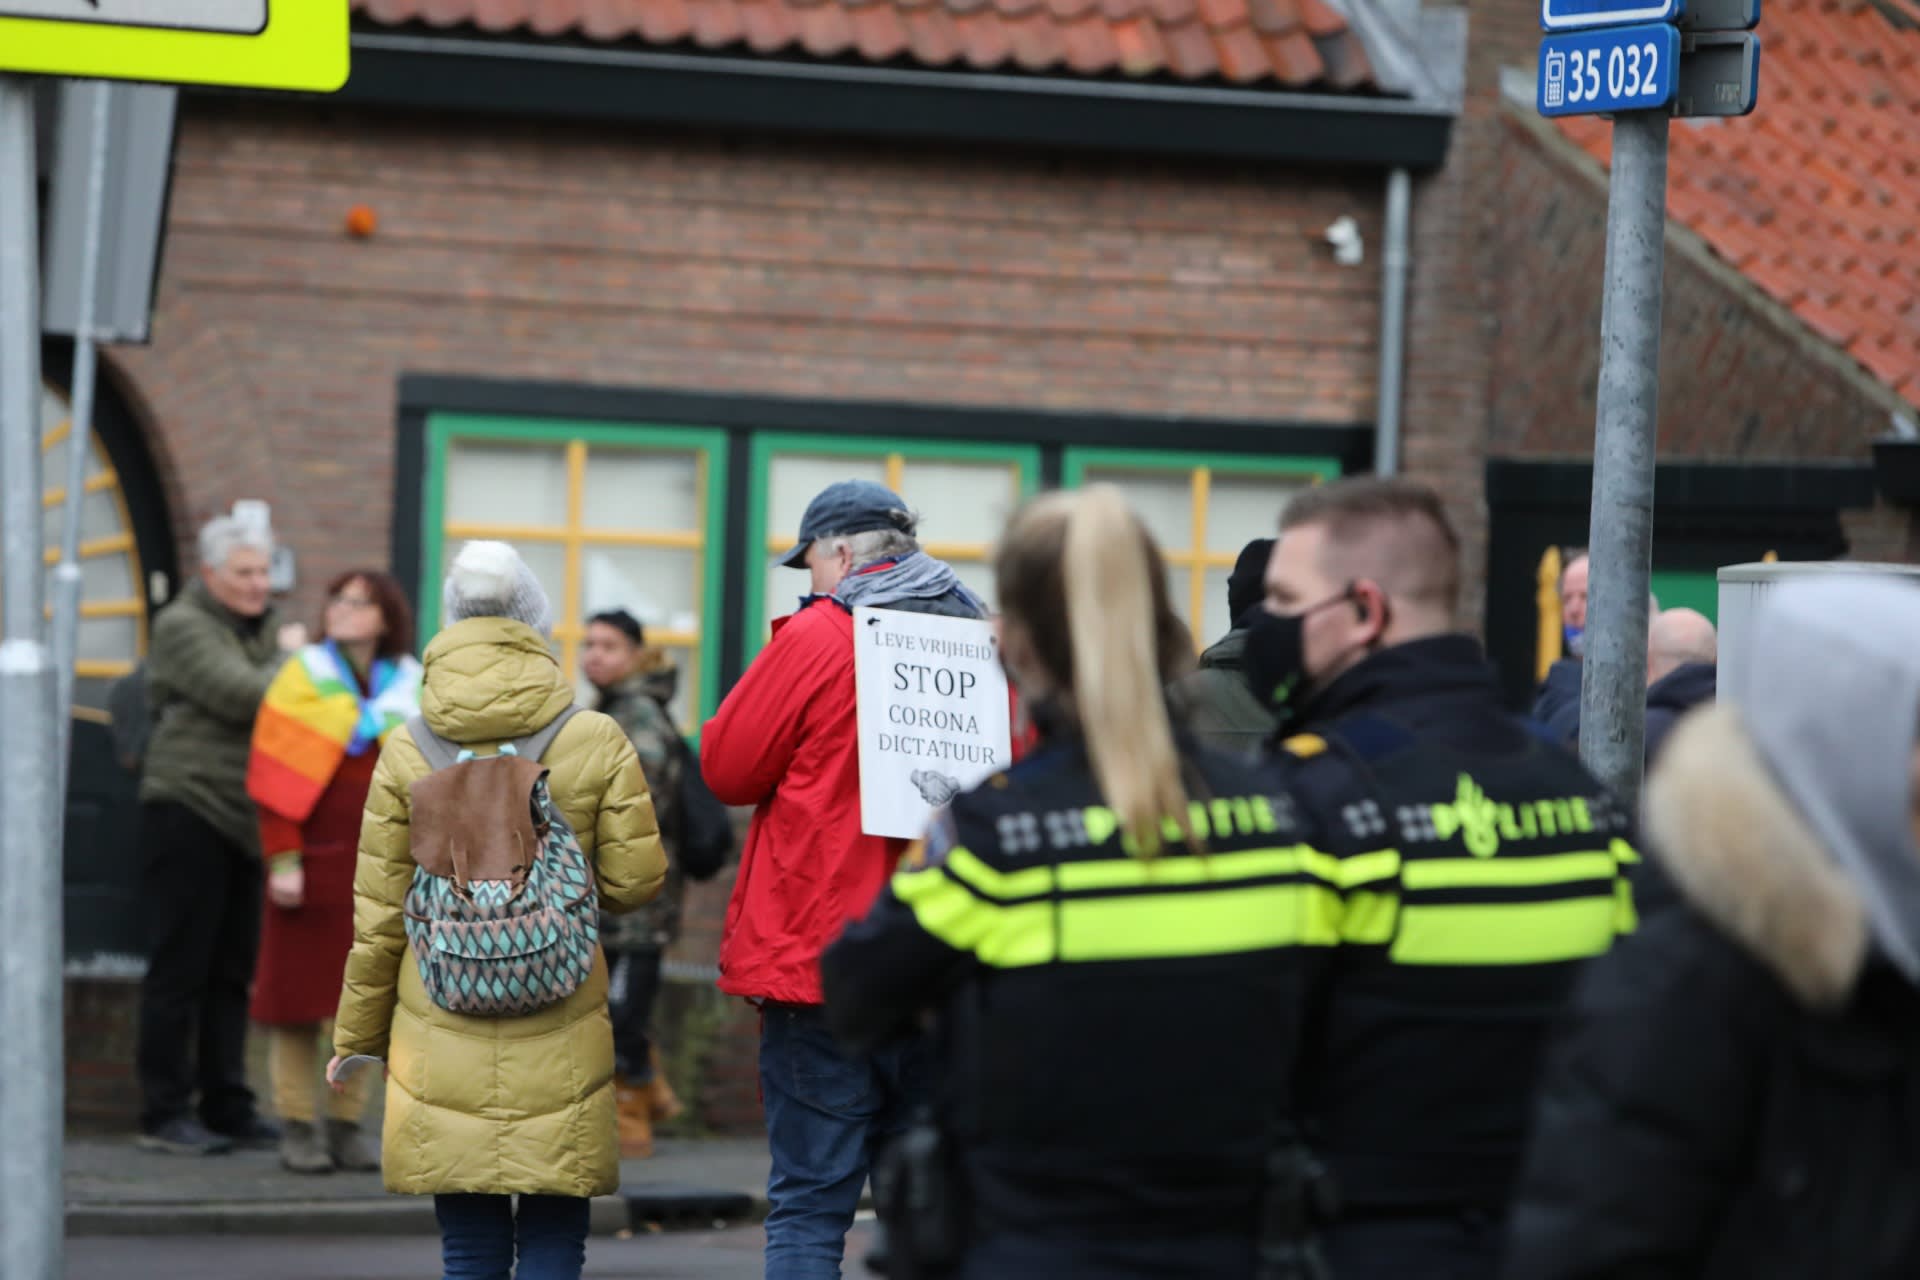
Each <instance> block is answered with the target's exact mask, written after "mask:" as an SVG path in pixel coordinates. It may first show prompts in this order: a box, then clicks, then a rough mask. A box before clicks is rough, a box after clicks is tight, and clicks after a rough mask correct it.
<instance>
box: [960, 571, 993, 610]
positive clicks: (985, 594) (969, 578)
mask: <svg viewBox="0 0 1920 1280" xmlns="http://www.w3.org/2000/svg"><path fill="white" fill-rule="evenodd" d="M951 563H952V564H953V571H954V572H955V573H957V574H959V575H960V581H962V582H964V583H966V584H967V585H968V586H969V587H971V588H972V589H973V593H974V594H975V595H977V596H979V597H980V598H981V599H982V600H985V601H986V602H987V608H988V609H990V610H994V611H998V610H999V608H1000V595H999V591H998V590H997V587H996V584H995V582H994V577H993V570H992V569H991V568H990V567H989V566H987V565H984V564H977V563H975V564H969V563H967V562H965V561H953V562H951Z"/></svg>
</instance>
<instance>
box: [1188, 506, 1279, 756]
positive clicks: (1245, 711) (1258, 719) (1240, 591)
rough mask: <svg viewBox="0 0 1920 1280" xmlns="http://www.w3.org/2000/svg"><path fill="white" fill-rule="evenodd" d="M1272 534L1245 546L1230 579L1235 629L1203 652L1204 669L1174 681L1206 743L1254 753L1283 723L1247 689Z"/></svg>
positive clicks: (1193, 725)
mask: <svg viewBox="0 0 1920 1280" xmlns="http://www.w3.org/2000/svg"><path fill="white" fill-rule="evenodd" d="M1273 544H1274V539H1272V538H1255V539H1254V540H1253V541H1252V542H1249V543H1248V544H1247V545H1246V546H1245V547H1243V548H1241V551H1240V558H1239V559H1238V560H1237V561H1235V562H1234V566H1233V572H1232V573H1231V574H1230V575H1228V577H1227V616H1228V617H1229V618H1231V619H1233V629H1232V630H1231V631H1229V632H1227V634H1226V635H1224V636H1222V637H1221V638H1220V640H1219V641H1217V642H1216V643H1215V644H1214V645H1213V647H1212V648H1210V649H1208V650H1207V651H1206V652H1205V653H1203V654H1201V655H1200V667H1199V670H1197V671H1189V672H1188V673H1187V674H1186V675H1183V676H1181V677H1180V678H1179V679H1178V680H1176V681H1174V682H1173V687H1172V689H1171V690H1170V693H1171V694H1172V698H1173V704H1174V709H1175V711H1176V712H1177V713H1178V714H1179V716H1180V718H1181V720H1182V721H1183V722H1184V723H1185V725H1186V727H1187V729H1188V730H1190V731H1191V732H1192V733H1193V735H1194V736H1195V737H1197V738H1199V739H1200V740H1201V741H1202V742H1206V743H1209V744H1211V745H1213V746H1216V747H1222V748H1224V749H1226V750H1228V751H1243V752H1253V751H1258V750H1260V748H1261V747H1262V746H1264V745H1265V744H1266V741H1267V739H1269V738H1271V737H1273V735H1274V731H1275V730H1277V729H1278V728H1279V727H1280V717H1279V716H1277V715H1275V714H1274V713H1273V712H1272V711H1270V710H1268V709H1267V708H1266V707H1263V706H1261V705H1260V700H1259V699H1258V698H1256V697H1254V696H1253V690H1251V689H1249V688H1248V687H1247V676H1246V669H1245V665H1244V659H1245V657H1246V652H1247V625H1248V620H1249V619H1250V618H1252V617H1254V616H1255V611H1256V610H1258V609H1259V608H1260V603H1261V601H1262V600H1264V599H1265V598H1266V592H1267V587H1266V578H1267V561H1268V560H1270V559H1272V558H1273Z"/></svg>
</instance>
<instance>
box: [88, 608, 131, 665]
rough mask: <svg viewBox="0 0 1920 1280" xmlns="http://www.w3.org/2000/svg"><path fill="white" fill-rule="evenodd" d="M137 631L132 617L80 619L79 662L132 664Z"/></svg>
mask: <svg viewBox="0 0 1920 1280" xmlns="http://www.w3.org/2000/svg"><path fill="white" fill-rule="evenodd" d="M139 646H140V630H139V624H138V623H137V622H136V620H135V619H133V618H82V619H80V647H79V654H78V656H79V659H80V660H81V661H82V662H89V661H103V660H104V661H120V662H132V661H133V660H134V659H135V658H137V657H138V656H139Z"/></svg>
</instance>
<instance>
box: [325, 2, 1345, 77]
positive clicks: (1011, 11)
mask: <svg viewBox="0 0 1920 1280" xmlns="http://www.w3.org/2000/svg"><path fill="white" fill-rule="evenodd" d="M353 9H354V12H355V13H357V14H358V15H359V16H360V17H361V18H362V19H363V20H365V21H367V22H369V23H372V24H375V25H377V26H412V25H416V24H417V25H425V26H429V27H439V28H458V27H471V28H474V29H475V30H478V31H485V32H488V33H491V34H509V35H510V34H515V33H519V34H524V35H526V36H529V37H535V38H540V39H572V40H587V41H592V42H594V43H597V44H618V43H626V42H634V43H639V44H644V45H650V46H653V47H657V48H671V47H675V46H688V45H691V46H695V47H697V48H700V49H715V50H719V49H728V48H738V47H740V46H744V47H745V49H746V50H747V51H750V52H753V53H759V54H765V55H770V56H771V55H782V56H789V57H807V58H819V59H834V58H854V59H858V60H860V61H863V62H871V63H890V62H896V61H900V60H905V61H908V62H912V63H916V64H918V65H921V66H926V67H950V66H953V65H955V64H956V63H957V62H964V64H965V65H966V66H967V67H970V68H973V69H975V70H980V71H1003V72H1004V71H1026V72H1033V73H1037V74H1043V75H1064V76H1104V75H1121V76H1131V77H1136V78H1137V77H1147V76H1171V77H1174V78H1176V79H1180V80H1197V81H1211V82H1215V83H1228V84H1240V85H1249V86H1256V87H1264V88H1278V89H1293V90H1303V89H1308V90H1321V91H1330V92H1342V93H1347V92H1371V91H1374V90H1376V89H1377V85H1376V84H1375V81H1374V75H1373V67H1372V64H1371V63H1370V62H1369V61H1368V60H1367V54H1366V49H1365V47H1364V46H1363V45H1362V44H1361V41H1360V38H1359V36H1357V35H1356V34H1355V33H1354V32H1353V31H1352V30H1350V29H1349V28H1348V26H1347V23H1346V20H1345V19H1344V18H1342V17H1341V16H1340V14H1339V13H1338V12H1337V11H1335V10H1334V9H1333V8H1332V7H1331V6H1330V5H1329V4H1327V3H1326V0H353Z"/></svg>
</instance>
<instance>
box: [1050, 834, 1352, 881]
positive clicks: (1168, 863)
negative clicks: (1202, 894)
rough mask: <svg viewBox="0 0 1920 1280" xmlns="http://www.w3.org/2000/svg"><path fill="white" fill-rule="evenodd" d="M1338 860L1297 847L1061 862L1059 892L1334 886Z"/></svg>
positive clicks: (1301, 846) (1304, 847)
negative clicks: (1286, 883) (1281, 882)
mask: <svg viewBox="0 0 1920 1280" xmlns="http://www.w3.org/2000/svg"><path fill="white" fill-rule="evenodd" d="M1338 864H1339V859H1337V858H1332V857H1329V856H1328V855H1327V854H1324V853H1320V852H1317V851H1316V850H1313V849H1309V848H1307V847H1306V846H1305V845H1293V846H1291V847H1289V848H1285V849H1247V850H1244V851H1242V852H1239V853H1208V854H1184V855H1176V856H1169V857H1159V858H1133V857H1128V858H1108V859H1103V860H1101V861H1099V862H1063V863H1061V864H1060V866H1059V868H1058V869H1057V870H1058V875H1059V877H1060V888H1061V889H1062V890H1065V891H1068V892H1071V891H1073V890H1076V889H1144V888H1149V887H1152V886H1154V885H1168V886H1173V885H1194V884H1209V883H1213V884H1219V883H1225V882H1230V881H1234V880H1253V879H1256V878H1259V877H1261V876H1287V875H1296V874H1298V873H1300V872H1303V871H1304V872H1306V873H1307V874H1309V875H1314V876H1318V877H1319V878H1321V879H1323V880H1335V879H1336V878H1337V876H1338Z"/></svg>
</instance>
